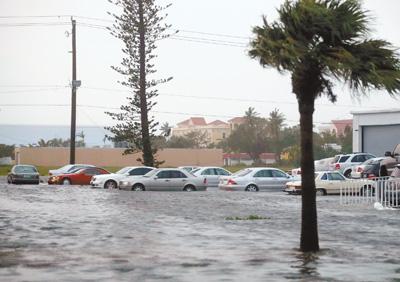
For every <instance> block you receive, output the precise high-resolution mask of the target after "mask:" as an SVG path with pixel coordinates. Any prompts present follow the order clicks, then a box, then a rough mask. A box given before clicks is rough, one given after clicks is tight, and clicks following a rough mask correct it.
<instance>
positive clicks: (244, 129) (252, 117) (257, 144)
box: [226, 107, 268, 164]
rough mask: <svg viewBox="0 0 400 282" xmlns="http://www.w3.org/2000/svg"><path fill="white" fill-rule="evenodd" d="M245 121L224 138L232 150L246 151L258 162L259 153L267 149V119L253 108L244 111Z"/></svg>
mask: <svg viewBox="0 0 400 282" xmlns="http://www.w3.org/2000/svg"><path fill="white" fill-rule="evenodd" d="M244 118H245V121H244V123H243V124H241V125H239V126H238V127H237V128H236V129H234V130H233V131H232V133H231V135H229V137H228V138H227V140H226V145H227V147H228V148H229V149H230V150H231V151H234V152H239V153H248V154H249V155H250V157H251V159H252V160H253V161H254V163H256V164H259V163H260V155H261V153H264V152H266V151H267V144H268V137H267V120H266V119H264V118H260V117H259V116H258V113H257V112H256V111H255V110H254V108H251V107H250V108H249V109H248V110H247V111H246V113H245V116H244Z"/></svg>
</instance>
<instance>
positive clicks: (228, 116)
mask: <svg viewBox="0 0 400 282" xmlns="http://www.w3.org/2000/svg"><path fill="white" fill-rule="evenodd" d="M70 106H71V105H70V104H0V107H70ZM77 107H79V108H90V109H99V110H120V108H118V107H110V106H100V105H99V106H97V105H82V104H81V105H77ZM152 112H153V113H158V114H168V115H184V116H203V117H213V118H235V117H238V115H216V114H204V113H187V112H170V111H155V110H154V111H152ZM239 116H242V115H239ZM286 121H288V122H295V123H298V122H299V121H298V120H289V119H286ZM314 123H315V124H332V122H322V121H314ZM344 124H347V123H344Z"/></svg>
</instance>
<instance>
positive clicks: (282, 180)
mask: <svg viewBox="0 0 400 282" xmlns="http://www.w3.org/2000/svg"><path fill="white" fill-rule="evenodd" d="M272 176H273V178H274V183H275V184H276V186H275V187H274V188H276V189H277V190H283V189H284V188H285V187H286V183H287V182H289V179H290V178H289V177H288V175H287V174H286V173H284V172H283V171H280V170H277V169H274V170H272Z"/></svg>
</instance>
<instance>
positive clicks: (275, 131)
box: [267, 109, 285, 161]
mask: <svg viewBox="0 0 400 282" xmlns="http://www.w3.org/2000/svg"><path fill="white" fill-rule="evenodd" d="M284 125H285V116H284V114H282V113H281V112H279V110H278V109H274V110H273V111H272V112H270V113H269V117H268V119H267V129H268V135H269V137H270V139H271V147H272V152H274V153H275V154H276V157H275V158H276V160H277V161H280V154H281V151H282V142H281V132H282V128H283V126H284Z"/></svg>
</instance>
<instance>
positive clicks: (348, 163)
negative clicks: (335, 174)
mask: <svg viewBox="0 0 400 282" xmlns="http://www.w3.org/2000/svg"><path fill="white" fill-rule="evenodd" d="M372 158H375V156H374V155H372V154H368V153H353V154H347V155H337V156H336V157H335V160H334V163H333V164H331V166H330V169H331V170H337V171H340V172H341V173H343V175H344V176H345V177H347V178H350V176H351V169H352V166H355V165H359V164H361V163H363V162H365V161H366V160H369V159H372Z"/></svg>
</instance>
